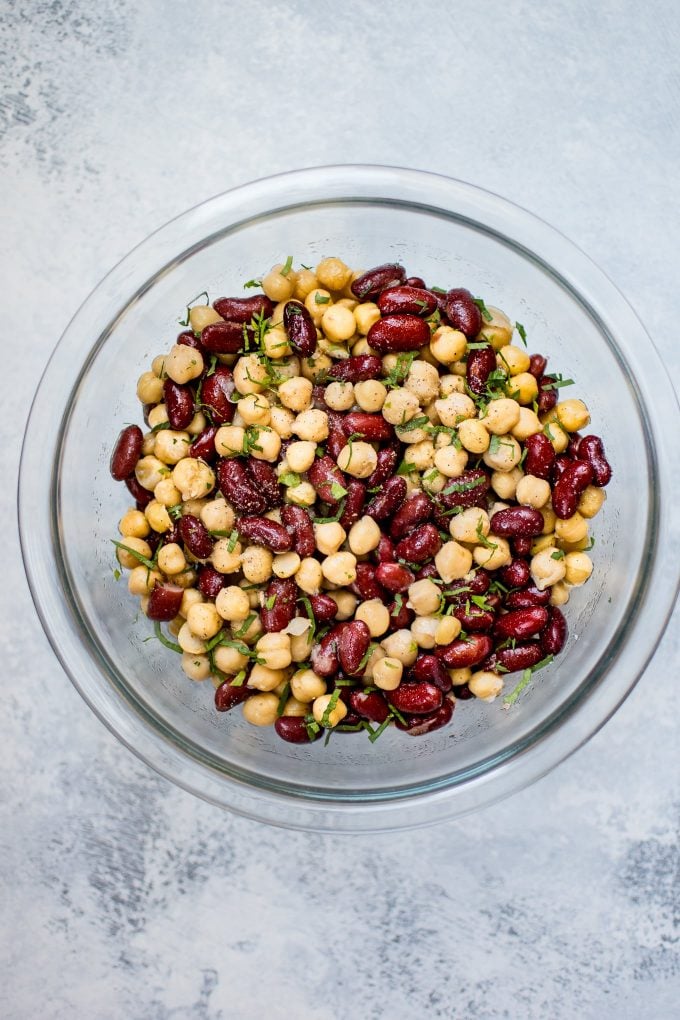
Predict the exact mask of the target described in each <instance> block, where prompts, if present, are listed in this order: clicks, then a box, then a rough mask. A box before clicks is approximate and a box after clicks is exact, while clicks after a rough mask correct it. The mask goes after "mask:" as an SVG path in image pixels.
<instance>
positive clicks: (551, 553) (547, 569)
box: [530, 544, 571, 591]
mask: <svg viewBox="0 0 680 1020" xmlns="http://www.w3.org/2000/svg"><path fill="white" fill-rule="evenodd" d="M569 555H571V554H569ZM565 559H566V556H564V555H563V554H562V553H561V552H560V551H559V550H558V549H557V548H556V547H555V546H554V545H552V544H551V545H548V546H546V548H545V549H541V550H540V551H539V552H537V553H536V554H535V555H534V556H532V558H531V564H530V570H531V577H532V579H533V582H534V584H535V585H536V587H537V588H539V589H540V590H541V591H543V589H544V588H549V587H550V586H551V585H553V584H557V582H558V581H563V580H564V576H565V574H566V572H567V568H566V566H565V562H564V561H565Z"/></svg>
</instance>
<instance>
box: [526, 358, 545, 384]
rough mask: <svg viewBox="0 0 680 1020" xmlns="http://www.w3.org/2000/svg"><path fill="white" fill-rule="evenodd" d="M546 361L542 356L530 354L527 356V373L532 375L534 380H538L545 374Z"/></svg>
mask: <svg viewBox="0 0 680 1020" xmlns="http://www.w3.org/2000/svg"><path fill="white" fill-rule="evenodd" d="M547 364H548V359H547V358H544V357H543V355H542V354H531V355H530V356H529V372H530V373H531V375H533V377H534V379H536V380H538V379H540V378H541V376H542V375H543V374H544V373H545V370H546V366H547Z"/></svg>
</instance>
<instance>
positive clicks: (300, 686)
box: [290, 669, 326, 704]
mask: <svg viewBox="0 0 680 1020" xmlns="http://www.w3.org/2000/svg"><path fill="white" fill-rule="evenodd" d="M290 693H291V694H292V695H293V697H294V698H296V699H297V701H301V702H302V703H303V704H309V702H310V701H315V700H316V698H321V697H323V695H324V694H325V693H326V681H325V680H323V679H322V678H321V677H320V676H319V675H318V674H317V673H315V672H314V670H313V669H298V670H297V671H296V672H295V673H293V675H292V677H291V678H290Z"/></svg>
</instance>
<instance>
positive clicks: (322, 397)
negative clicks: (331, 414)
mask: <svg viewBox="0 0 680 1020" xmlns="http://www.w3.org/2000/svg"><path fill="white" fill-rule="evenodd" d="M312 407H314V408H315V409H316V410H317V411H328V410H330V408H329V407H328V404H327V403H326V387H325V386H322V385H321V383H316V384H315V385H314V386H312Z"/></svg>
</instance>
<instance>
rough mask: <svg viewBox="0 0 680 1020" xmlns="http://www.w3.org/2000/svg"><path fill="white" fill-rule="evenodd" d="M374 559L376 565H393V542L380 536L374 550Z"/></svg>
mask: <svg viewBox="0 0 680 1020" xmlns="http://www.w3.org/2000/svg"><path fill="white" fill-rule="evenodd" d="M375 558H376V560H377V561H378V563H394V561H395V558H396V556H395V552H394V542H393V541H392V539H391V538H388V537H387V535H381V536H380V541H379V542H378V548H377V549H376V550H375Z"/></svg>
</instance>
